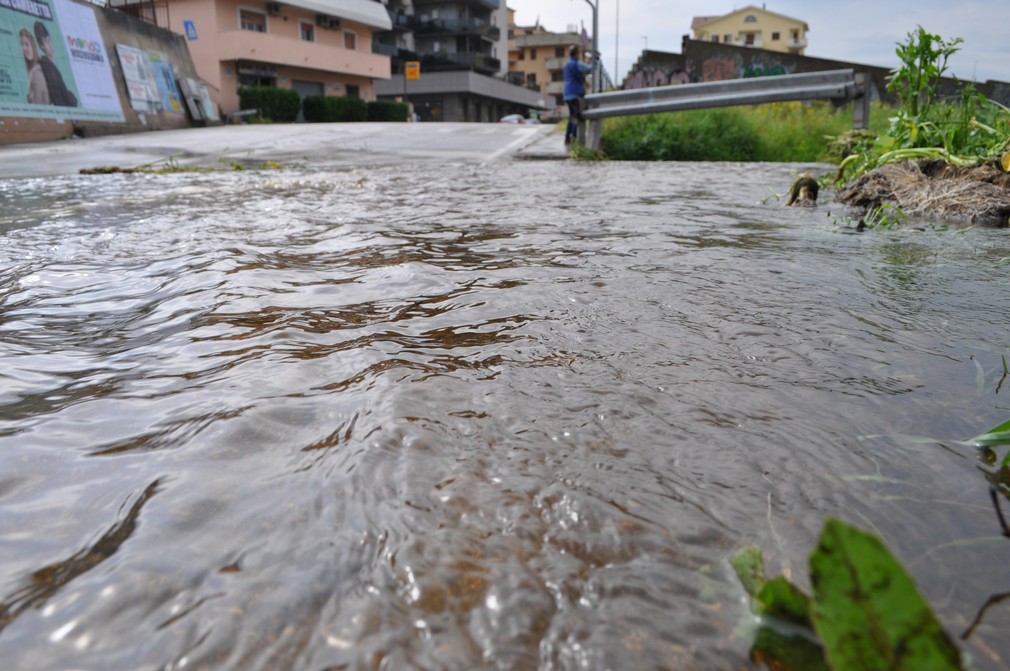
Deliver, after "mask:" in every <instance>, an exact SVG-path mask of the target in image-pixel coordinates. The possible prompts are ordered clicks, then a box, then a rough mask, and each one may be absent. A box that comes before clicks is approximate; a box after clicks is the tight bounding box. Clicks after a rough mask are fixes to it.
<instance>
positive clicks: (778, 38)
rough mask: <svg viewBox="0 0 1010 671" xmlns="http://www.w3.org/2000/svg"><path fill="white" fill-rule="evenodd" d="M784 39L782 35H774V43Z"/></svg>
mask: <svg viewBox="0 0 1010 671" xmlns="http://www.w3.org/2000/svg"><path fill="white" fill-rule="evenodd" d="M781 39H782V33H772V42H778V41H779V40H781Z"/></svg>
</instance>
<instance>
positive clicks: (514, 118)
mask: <svg viewBox="0 0 1010 671" xmlns="http://www.w3.org/2000/svg"><path fill="white" fill-rule="evenodd" d="M500 122H501V123H532V124H536V123H540V119H527V118H526V117H524V116H523V115H522V114H509V115H508V116H503V117H502V118H501V119H500Z"/></svg>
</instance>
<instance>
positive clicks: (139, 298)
mask: <svg viewBox="0 0 1010 671" xmlns="http://www.w3.org/2000/svg"><path fill="white" fill-rule="evenodd" d="M799 167H800V166H794V165H775V166H754V165H744V166H727V165H682V164H681V165H678V164H668V165H652V164H649V165H644V164H642V165H639V164H619V163H613V164H554V163H551V164H531V163H518V162H517V163H510V162H505V163H498V164H494V165H491V166H478V165H455V164H453V165H440V166H432V165H430V164H428V165H423V166H409V165H407V166H398V167H379V168H370V169H367V170H343V171H337V172H322V173H320V172H311V171H308V170H305V171H300V170H297V169H292V170H282V171H274V172H259V173H254V172H240V173H223V172H222V173H209V174H178V175H162V176H151V175H107V176H74V177H65V178H57V179H47V180H18V181H7V182H0V194H2V215H0V361H2V362H3V365H2V369H0V651H2V655H3V658H4V667H5V668H6V669H11V670H13V669H41V668H47V669H103V670H104V669H108V670H119V669H122V670H130V671H136V670H146V669H152V670H153V669H191V668H199V669H209V668H213V669H242V670H248V669H320V670H321V669H328V668H339V669H343V668H346V669H461V670H462V669H534V668H540V669H706V670H709V669H747V668H752V666H753V665H752V663H751V662H750V661H749V658H748V655H749V649H750V645H751V640H750V638H749V635H748V633H747V632H748V631H750V630H749V629H748V627H747V626H746V624H747V622H748V617H747V610H746V607H745V606H744V605H743V592H742V591H741V590H740V589H739V587H738V586H737V583H736V580H735V579H734V578H733V577H732V576H731V575H730V574H729V572H728V570H727V564H726V562H727V559H728V558H729V557H730V556H731V555H732V554H733V553H734V552H735V551H736V550H737V549H738V548H740V547H742V546H744V545H748V544H751V543H757V544H759V545H761V546H762V547H763V548H764V550H765V553H766V556H767V558H768V563H769V571H770V572H779V571H785V572H787V573H788V574H789V575H790V576H792V577H793V578H795V579H796V580H797V581H799V582H800V583H801V584H805V581H806V580H807V577H806V576H807V573H806V556H807V554H808V553H809V551H810V549H811V548H812V547H813V545H814V544H815V542H816V538H817V535H818V533H819V531H820V528H821V525H822V523H823V521H824V519H825V518H826V517H827V516H831V515H835V516H839V517H842V518H843V519H846V520H848V521H851V522H854V523H856V524H858V525H860V526H862V527H864V528H869V529H873V530H875V531H876V532H878V533H880V534H881V535H883V536H884V537H885V539H886V541H887V543H888V545H889V546H890V547H891V548H892V549H893V551H894V552H895V553H896V554H897V555H898V556H899V557H900V558H901V559H902V560H903V561H904V562H905V563H906V564H907V565H908V566H909V567H910V568H911V570H912V572H913V573H914V575H915V577H916V578H917V580H918V581H919V583H920V585H921V587H922V589H923V591H924V593H925V594H926V596H927V598H928V599H929V600H930V601H931V602H932V603H933V604H934V605H935V607H936V609H937V611H938V613H939V614H940V616H941V617H942V619H943V621H944V623H945V625H946V626H947V628H948V630H949V631H950V632H951V633H952V634H954V635H956V634H958V633H960V632H961V631H962V630H963V629H965V628H966V627H967V625H968V624H969V623H970V622H971V620H972V619H973V618H974V617H975V615H976V613H977V612H978V610H979V608H980V607H981V606H982V604H983V603H984V602H985V601H986V599H987V598H988V597H989V596H990V595H992V594H995V593H1002V592H1007V591H1010V562H1008V561H1007V557H1008V556H1010V541H1007V540H1005V539H1003V538H1001V537H999V535H998V527H997V525H996V518H995V514H994V513H993V511H992V508H991V506H990V504H989V500H988V494H987V483H986V480H985V478H984V475H983V473H982V471H980V470H979V462H978V459H977V455H976V453H975V450H974V449H972V448H968V447H965V446H963V445H960V444H959V443H958V442H957V441H958V440H961V439H964V438H967V437H969V436H972V435H975V434H977V433H980V432H981V431H982V430H984V429H987V428H989V427H990V426H992V425H994V424H996V423H998V422H1001V421H1003V420H1005V419H1007V417H1008V416H1010V402H1008V400H1007V399H1006V395H1007V394H1008V393H1010V389H1007V388H1006V386H1007V385H1002V386H1001V377H1002V375H1003V366H1002V362H1001V357H1002V356H1003V355H1004V354H1006V353H1008V351H1010V335H1008V331H1007V321H1006V315H1007V314H1008V313H1010V291H1008V285H1010V264H1008V259H1010V238H1008V233H1007V232H1006V231H1005V230H992V229H973V230H962V231H950V230H946V231H944V230H936V229H935V228H930V227H923V228H924V229H925V230H920V231H911V232H910V231H901V232H896V231H873V232H865V233H861V234H859V233H856V232H855V231H854V230H853V229H852V228H850V227H849V226H847V222H846V220H845V213H844V212H842V211H832V208H831V207H830V206H823V205H822V207H820V208H818V209H816V210H801V209H795V208H790V209H786V208H785V207H784V206H783V204H782V202H781V201H780V200H778V199H776V198H775V197H774V195H775V193H776V192H782V191H783V190H784V189H785V187H786V185H788V183H789V182H790V180H791V176H792V174H793V173H794V172H795V171H796V170H797V169H798V168H799ZM1008 625H1010V608H1008V607H1007V606H1006V605H1005V604H1002V605H997V606H994V607H993V608H991V609H990V610H988V611H987V612H986V613H985V615H984V618H983V621H982V624H981V626H980V627H979V628H978V629H977V630H976V632H975V633H974V634H973V636H972V637H971V638H970V639H969V641H968V642H967V643H961V645H962V646H963V648H964V649H965V650H966V651H967V652H968V653H969V654H970V655H971V656H972V658H973V659H974V662H975V664H976V665H977V667H978V668H983V669H988V668H992V669H998V668H1003V666H1004V664H1005V661H1004V660H1006V659H1007V658H1008V657H1010V643H1008V642H1007V639H1006V637H1005V631H1006V630H1007V626H1008Z"/></svg>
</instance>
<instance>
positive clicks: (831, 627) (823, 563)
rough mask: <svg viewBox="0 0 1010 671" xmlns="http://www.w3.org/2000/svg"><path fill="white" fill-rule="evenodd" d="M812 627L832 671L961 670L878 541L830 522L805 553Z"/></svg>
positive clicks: (937, 626)
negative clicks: (811, 601)
mask: <svg viewBox="0 0 1010 671" xmlns="http://www.w3.org/2000/svg"><path fill="white" fill-rule="evenodd" d="M810 579H811V582H812V584H813V592H814V595H813V601H814V603H813V613H814V625H815V628H816V630H817V633H818V635H819V636H820V638H821V641H823V643H824V648H825V651H826V653H827V656H828V661H829V663H830V665H831V667H832V668H833V669H845V670H846V671H862V670H863V669H865V670H867V671H869V670H871V669H873V670H875V671H877V670H883V669H887V670H889V671H906V670H907V671H946V670H948V669H949V670H959V669H961V668H962V667H961V660H960V655H959V653H958V650H957V648H956V647H955V646H954V644H953V642H952V641H951V640H950V638H949V637H948V635H947V633H946V632H945V631H944V630H943V628H942V627H941V626H940V624H939V622H937V620H936V618H935V617H934V615H933V612H932V611H931V610H930V608H929V606H928V605H927V604H926V602H925V601H924V600H923V598H922V596H921V595H920V594H919V591H918V589H917V588H916V586H915V583H914V582H913V581H912V579H911V578H910V577H909V575H908V574H907V573H906V572H905V570H904V569H903V568H902V567H901V565H900V564H899V563H898V562H897V561H896V560H895V559H894V557H892V556H891V553H890V552H888V550H887V548H886V547H884V544H883V543H882V542H881V541H880V540H879V539H878V538H876V537H875V536H871V535H870V534H867V533H865V532H863V531H860V530H858V529H855V528H853V527H851V526H848V525H847V524H845V523H843V522H841V521H839V520H836V519H829V520H828V521H827V522H826V523H825V525H824V531H823V532H822V534H821V540H820V543H819V545H818V547H817V549H816V550H815V551H814V552H813V554H811V555H810Z"/></svg>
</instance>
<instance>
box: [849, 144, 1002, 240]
mask: <svg viewBox="0 0 1010 671" xmlns="http://www.w3.org/2000/svg"><path fill="white" fill-rule="evenodd" d="M837 198H838V201H839V202H842V203H845V204H847V205H853V206H855V207H862V208H866V209H867V210H870V209H873V208H877V207H880V206H881V205H884V204H891V205H896V206H897V207H899V208H901V210H902V211H903V212H904V213H905V214H906V215H908V216H910V217H925V218H929V219H939V220H943V221H946V222H954V223H966V224H975V225H979V226H1007V225H1010V174H1007V173H1005V172H1003V169H1002V167H1001V166H1000V165H999V164H998V163H996V162H993V163H985V164H983V165H980V166H973V167H970V168H959V167H957V166H953V165H950V164H949V163H947V162H945V161H942V160H939V159H919V160H918V161H902V162H900V163H892V164H889V165H885V166H883V167H881V168H877V169H876V170H873V171H871V172H868V173H866V174H865V175H863V176H862V177H860V178H859V179H858V180H856V181H855V182H854V183H853V184H851V185H850V186H848V187H846V188H845V189H842V190H841V191H840V192H839V193H838V196H837Z"/></svg>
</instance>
